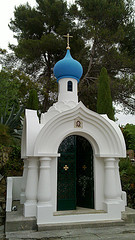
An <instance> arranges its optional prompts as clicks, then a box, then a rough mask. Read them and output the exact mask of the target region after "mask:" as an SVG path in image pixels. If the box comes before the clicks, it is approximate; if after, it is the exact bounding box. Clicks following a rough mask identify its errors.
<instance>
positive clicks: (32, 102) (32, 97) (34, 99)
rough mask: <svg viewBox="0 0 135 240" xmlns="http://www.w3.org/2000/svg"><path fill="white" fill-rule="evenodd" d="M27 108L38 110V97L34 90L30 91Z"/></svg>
mask: <svg viewBox="0 0 135 240" xmlns="http://www.w3.org/2000/svg"><path fill="white" fill-rule="evenodd" d="M27 108H29V109H33V110H38V95H37V91H36V90H35V89H31V90H30V94H29V99H28V104H27Z"/></svg>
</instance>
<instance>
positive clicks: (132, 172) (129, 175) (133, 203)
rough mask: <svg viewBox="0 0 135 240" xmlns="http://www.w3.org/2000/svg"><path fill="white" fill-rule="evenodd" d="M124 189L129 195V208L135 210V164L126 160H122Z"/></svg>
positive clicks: (121, 173)
mask: <svg viewBox="0 0 135 240" xmlns="http://www.w3.org/2000/svg"><path fill="white" fill-rule="evenodd" d="M119 166H120V177H121V183H122V189H123V190H124V191H126V193H127V201H128V206H129V207H131V208H135V164H133V163H131V161H130V160H129V159H128V158H126V159H121V160H120V164H119Z"/></svg>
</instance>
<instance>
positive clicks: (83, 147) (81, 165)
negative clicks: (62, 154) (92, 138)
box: [76, 136, 94, 209]
mask: <svg viewBox="0 0 135 240" xmlns="http://www.w3.org/2000/svg"><path fill="white" fill-rule="evenodd" d="M76 146H77V153H76V159H77V161H76V176H77V178H76V195H77V203H76V204H77V206H78V207H84V208H92V209H93V208H94V175H93V150H92V147H91V145H90V143H89V142H88V140H87V139H85V138H83V137H81V136H77V138H76Z"/></svg>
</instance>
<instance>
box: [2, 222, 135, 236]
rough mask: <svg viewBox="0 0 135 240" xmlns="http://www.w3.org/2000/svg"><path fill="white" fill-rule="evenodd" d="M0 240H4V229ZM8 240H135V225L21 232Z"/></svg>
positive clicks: (13, 234)
mask: <svg viewBox="0 0 135 240" xmlns="http://www.w3.org/2000/svg"><path fill="white" fill-rule="evenodd" d="M0 232H1V234H0V240H4V237H3V235H2V234H3V233H2V232H3V227H1V228H0ZM6 239H8V240H39V239H41V240H48V239H49V240H60V239H61V240H62V239H63V240H135V223H134V224H126V225H125V226H117V227H116V226H114V227H99V228H98V227H96V228H83V229H69V230H68V229H66V230H53V231H46V232H45V231H43V232H36V231H32V230H31V231H20V232H12V233H11V232H10V233H8V234H7V235H6Z"/></svg>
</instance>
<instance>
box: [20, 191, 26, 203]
mask: <svg viewBox="0 0 135 240" xmlns="http://www.w3.org/2000/svg"><path fill="white" fill-rule="evenodd" d="M25 202H26V196H25V192H22V193H21V194H20V204H24V203H25Z"/></svg>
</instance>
